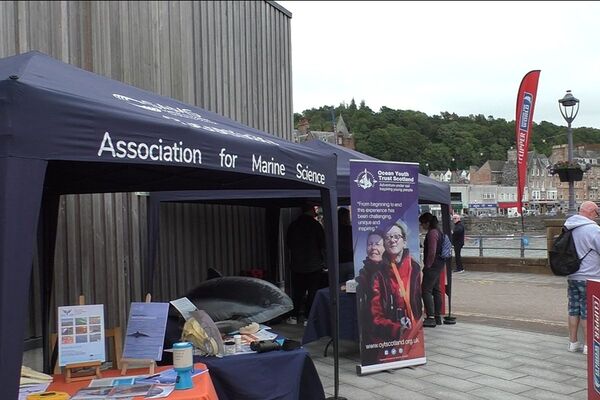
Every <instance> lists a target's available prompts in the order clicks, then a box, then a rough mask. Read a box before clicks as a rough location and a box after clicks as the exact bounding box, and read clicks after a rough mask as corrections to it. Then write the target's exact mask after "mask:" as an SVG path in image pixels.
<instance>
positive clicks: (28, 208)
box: [0, 52, 337, 399]
mask: <svg viewBox="0 0 600 400" xmlns="http://www.w3.org/2000/svg"><path fill="white" fill-rule="evenodd" d="M223 154H224V155H225V156H222V155H223ZM227 156H229V157H227ZM335 174H336V171H335V157H334V156H330V155H325V154H321V153H318V152H315V151H311V150H310V149H307V148H305V147H303V146H300V145H297V144H292V143H290V142H287V141H285V140H282V139H279V138H276V137H273V136H271V135H267V134H265V133H262V132H260V131H258V130H256V129H253V128H249V127H247V126H244V125H242V124H239V123H237V122H234V121H232V120H229V119H227V118H224V117H222V116H219V115H217V114H214V113H211V112H208V111H205V110H202V109H199V108H197V107H194V106H190V105H187V104H184V103H181V102H178V101H176V100H173V99H169V98H166V97H163V96H159V95H156V94H154V93H150V92H147V91H144V90H141V89H138V88H135V87H132V86H129V85H126V84H123V83H121V82H117V81H114V80H111V79H108V78H105V77H102V76H99V75H96V74H93V73H90V72H87V71H84V70H81V69H79V68H76V67H74V66H71V65H68V64H64V63H62V62H60V61H57V60H55V59H53V58H51V57H48V56H46V55H44V54H41V53H39V52H30V53H26V54H22V55H18V56H13V57H8V58H5V59H2V60H0V371H1V373H0V387H2V391H3V397H5V398H11V399H12V398H16V397H17V392H18V382H19V369H20V368H19V367H20V365H21V360H22V352H23V329H24V327H25V322H26V319H27V302H28V300H29V296H28V293H29V284H30V276H31V270H32V261H33V252H34V247H35V246H34V245H35V240H36V238H37V237H38V235H39V237H41V238H42V239H43V240H40V242H39V243H38V251H39V252H40V255H39V260H40V263H41V268H42V270H41V271H42V279H43V287H42V290H43V293H42V299H43V301H44V307H45V310H43V312H42V315H43V316H44V317H45V320H44V321H43V329H44V334H45V335H44V341H45V342H47V341H48V335H47V334H48V326H49V323H48V320H47V318H48V315H49V314H50V312H49V304H50V302H49V299H50V291H51V288H52V276H53V260H54V243H55V238H56V222H57V215H58V199H59V196H60V195H61V194H74V193H102V192H132V191H161V190H199V189H208V190H222V189H249V190H255V189H274V188H285V189H316V190H318V191H319V193H320V194H321V196H322V201H323V205H324V211H325V218H326V220H327V223H326V224H325V229H326V234H327V235H326V236H327V239H328V244H327V246H328V248H327V250H328V251H327V254H328V256H327V264H328V267H329V271H330V280H335V281H337V276H336V274H337V268H335V267H334V266H335V265H337V248H336V246H337V245H336V243H337V239H336V236H337V231H336V230H335V229H334V227H335V226H337V220H336V217H337V216H336V213H335V212H332V211H333V210H335V208H336V200H337V194H336V192H335V190H336V189H335ZM38 220H39V224H38ZM336 293H337V292H336ZM334 308H335V307H334ZM335 311H337V310H335ZM336 315H337V312H336ZM335 325H337V324H335ZM46 348H47V346H46ZM45 356H46V357H45V359H46V360H45V361H46V362H47V358H48V357H47V354H45ZM336 364H337V363H336ZM336 369H337V365H336ZM336 375H337V370H336Z"/></svg>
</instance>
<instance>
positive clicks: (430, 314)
mask: <svg viewBox="0 0 600 400" xmlns="http://www.w3.org/2000/svg"><path fill="white" fill-rule="evenodd" d="M419 223H420V224H421V228H422V229H424V230H426V231H427V233H426V234H425V241H424V243H423V264H424V266H423V282H422V284H421V292H422V296H423V305H424V306H425V313H426V314H427V318H425V320H424V321H423V326H424V327H427V328H435V326H436V325H441V324H442V315H441V314H442V292H441V290H440V274H441V273H442V268H444V266H445V264H446V263H445V261H444V259H443V258H441V256H440V255H441V249H442V235H443V234H442V231H440V229H439V228H438V219H437V217H435V216H434V215H432V214H431V213H430V212H425V213H423V214H421V216H420V217H419Z"/></svg>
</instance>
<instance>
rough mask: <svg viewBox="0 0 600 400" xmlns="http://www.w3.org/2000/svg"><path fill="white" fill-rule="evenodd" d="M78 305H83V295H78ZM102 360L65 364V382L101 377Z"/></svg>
mask: <svg viewBox="0 0 600 400" xmlns="http://www.w3.org/2000/svg"><path fill="white" fill-rule="evenodd" d="M79 305H80V306H83V305H85V296H84V295H80V296H79ZM101 365H102V361H87V362H81V363H73V364H67V365H65V382H66V383H71V382H76V381H87V380H90V379H92V378H97V379H99V378H102V372H100V366H101Z"/></svg>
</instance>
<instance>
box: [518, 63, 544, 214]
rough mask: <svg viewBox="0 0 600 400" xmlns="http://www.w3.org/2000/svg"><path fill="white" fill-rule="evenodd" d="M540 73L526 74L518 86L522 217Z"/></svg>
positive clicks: (519, 202) (519, 201) (519, 174)
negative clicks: (528, 155)
mask: <svg viewBox="0 0 600 400" xmlns="http://www.w3.org/2000/svg"><path fill="white" fill-rule="evenodd" d="M539 79H540V71H539V70H534V71H530V72H528V73H527V74H526V75H525V77H523V80H522V81H521V85H520V86H519V92H518V94H517V113H516V117H515V131H516V142H517V207H518V208H517V210H518V212H519V213H520V214H521V215H523V191H524V190H525V181H526V180H527V179H526V178H527V151H528V148H529V137H530V131H531V124H532V122H533V109H534V107H535V99H536V97H537V87H538V80H539Z"/></svg>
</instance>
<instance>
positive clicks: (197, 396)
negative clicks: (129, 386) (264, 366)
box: [47, 363, 219, 400]
mask: <svg viewBox="0 0 600 400" xmlns="http://www.w3.org/2000/svg"><path fill="white" fill-rule="evenodd" d="M195 367H196V368H199V369H206V365H204V364H202V363H196V364H195ZM169 368H172V367H171V366H163V367H157V368H156V372H160V371H163V370H165V369H169ZM147 373H148V369H147V368H145V369H131V370H127V375H144V374H147ZM209 374H210V372H205V373H203V374H200V375H197V376H195V377H194V378H193V382H194V387H193V388H192V389H188V390H174V391H173V392H172V393H171V394H170V395H169V397H166V398H167V399H169V400H219V397H218V396H217V392H216V391H215V387H214V386H213V383H212V381H211V379H210V375H209ZM117 376H121V371H120V370H116V369H110V370H106V371H102V378H110V377H117ZM89 384H90V381H87V380H86V381H78V382H71V383H66V382H65V377H64V375H54V382H52V384H51V385H50V387H49V388H48V389H47V390H48V391H54V392H66V393H69V394H70V395H73V394H74V393H75V392H77V391H78V390H79V389H81V388H84V387H87V386H88V385H89ZM134 399H136V400H138V399H140V400H141V399H143V397H134Z"/></svg>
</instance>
